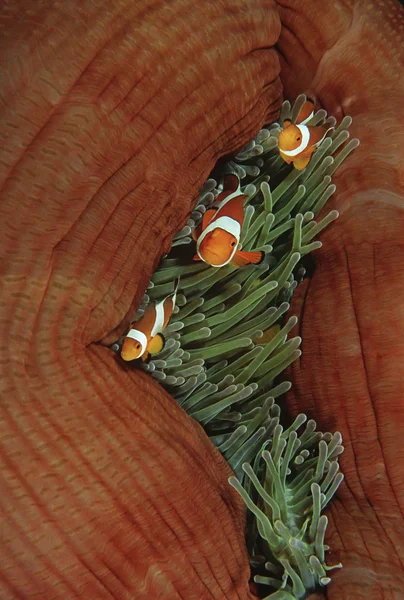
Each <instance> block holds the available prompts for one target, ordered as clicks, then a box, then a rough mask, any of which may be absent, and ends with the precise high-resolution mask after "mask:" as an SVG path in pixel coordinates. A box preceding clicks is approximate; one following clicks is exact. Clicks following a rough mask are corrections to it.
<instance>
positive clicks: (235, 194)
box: [218, 189, 242, 210]
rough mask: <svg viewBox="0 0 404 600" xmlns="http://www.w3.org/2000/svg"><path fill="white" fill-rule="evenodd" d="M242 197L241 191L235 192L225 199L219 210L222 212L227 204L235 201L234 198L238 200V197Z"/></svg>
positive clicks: (220, 203)
mask: <svg viewBox="0 0 404 600" xmlns="http://www.w3.org/2000/svg"><path fill="white" fill-rule="evenodd" d="M240 195H242V194H241V192H240V189H238V190H236V191H235V192H232V193H231V194H229V195H228V196H226V198H224V199H223V200H222V201H221V202H219V204H218V210H221V209H222V208H223V207H224V206H226V204H227V203H228V202H230V200H233V198H237V196H240Z"/></svg>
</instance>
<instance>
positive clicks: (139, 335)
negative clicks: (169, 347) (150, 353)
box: [125, 329, 148, 356]
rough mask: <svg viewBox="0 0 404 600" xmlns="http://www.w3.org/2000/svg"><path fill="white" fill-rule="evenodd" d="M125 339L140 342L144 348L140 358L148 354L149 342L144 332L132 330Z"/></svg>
mask: <svg viewBox="0 0 404 600" xmlns="http://www.w3.org/2000/svg"><path fill="white" fill-rule="evenodd" d="M125 337H128V338H132V340H136V341H137V342H139V344H140V345H141V347H142V352H141V353H140V354H139V356H141V355H142V354H144V353H145V352H146V348H147V344H148V341H147V337H146V336H145V334H144V333H143V332H142V331H139V330H138V329H131V330H130V331H129V332H128V333H127V334H126V336H125Z"/></svg>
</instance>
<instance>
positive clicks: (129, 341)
mask: <svg viewBox="0 0 404 600" xmlns="http://www.w3.org/2000/svg"><path fill="white" fill-rule="evenodd" d="M179 283H180V280H179V278H178V279H177V280H176V283H175V289H174V292H173V293H172V294H170V295H169V296H166V298H164V300H161V301H160V302H155V303H153V304H149V306H148V307H147V308H146V310H145V312H144V314H143V316H142V317H140V319H139V320H138V321H136V322H135V323H133V324H132V325H131V328H130V330H129V332H128V333H127V334H126V337H125V339H124V341H123V344H122V349H121V357H122V358H123V360H125V361H129V360H135V359H137V358H142V359H143V360H146V358H147V357H148V355H149V354H158V353H159V352H161V351H162V349H163V348H164V345H165V339H164V336H163V334H162V332H163V331H164V329H165V328H166V327H167V325H168V322H169V320H170V318H171V315H172V314H173V310H174V308H175V301H176V298H177V291H178V286H179Z"/></svg>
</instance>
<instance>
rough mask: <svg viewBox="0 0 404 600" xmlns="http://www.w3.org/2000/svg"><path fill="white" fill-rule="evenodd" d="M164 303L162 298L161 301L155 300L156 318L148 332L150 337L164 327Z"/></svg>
mask: <svg viewBox="0 0 404 600" xmlns="http://www.w3.org/2000/svg"><path fill="white" fill-rule="evenodd" d="M164 303H165V300H162V301H161V302H157V304H156V305H155V310H156V319H155V321H154V325H153V328H152V330H151V333H150V336H151V337H152V338H153V337H154V336H155V335H156V334H157V333H160V332H161V331H163V329H164Z"/></svg>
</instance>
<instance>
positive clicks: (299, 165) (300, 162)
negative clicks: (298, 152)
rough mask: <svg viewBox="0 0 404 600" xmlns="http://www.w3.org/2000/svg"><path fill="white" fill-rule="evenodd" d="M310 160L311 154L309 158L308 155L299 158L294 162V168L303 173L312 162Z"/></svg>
mask: <svg viewBox="0 0 404 600" xmlns="http://www.w3.org/2000/svg"><path fill="white" fill-rule="evenodd" d="M310 159H311V154H310V155H309V156H307V155H306V156H301V157H300V158H297V159H296V160H294V161H293V166H294V167H295V169H297V170H298V171H302V170H303V169H305V168H306V167H307V165H308V164H309V162H310Z"/></svg>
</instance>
